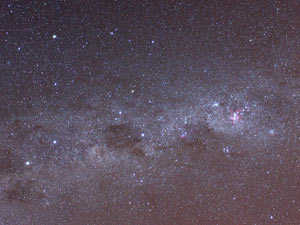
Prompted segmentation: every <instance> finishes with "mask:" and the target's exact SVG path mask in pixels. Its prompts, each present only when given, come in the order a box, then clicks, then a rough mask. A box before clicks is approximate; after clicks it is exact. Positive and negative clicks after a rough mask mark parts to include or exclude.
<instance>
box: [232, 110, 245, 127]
mask: <svg viewBox="0 0 300 225" xmlns="http://www.w3.org/2000/svg"><path fill="white" fill-rule="evenodd" d="M241 117H242V116H241V110H240V109H237V110H235V111H231V112H230V117H229V119H230V120H231V121H232V122H233V124H237V123H238V122H240V121H241Z"/></svg>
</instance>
